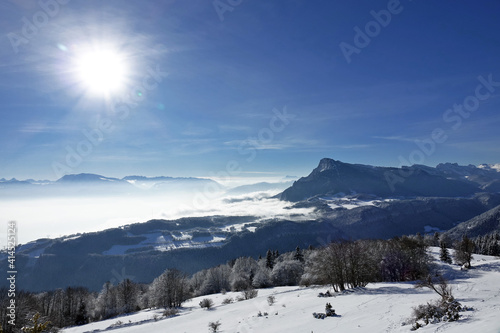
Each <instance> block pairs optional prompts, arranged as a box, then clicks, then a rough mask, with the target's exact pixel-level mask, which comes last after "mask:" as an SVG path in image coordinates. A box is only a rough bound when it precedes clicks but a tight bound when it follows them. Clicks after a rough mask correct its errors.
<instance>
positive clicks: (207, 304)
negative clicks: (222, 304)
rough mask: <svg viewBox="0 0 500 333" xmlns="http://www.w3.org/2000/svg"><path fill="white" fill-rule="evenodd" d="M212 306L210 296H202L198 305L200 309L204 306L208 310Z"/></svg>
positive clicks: (212, 302)
mask: <svg viewBox="0 0 500 333" xmlns="http://www.w3.org/2000/svg"><path fill="white" fill-rule="evenodd" d="M212 306H214V301H212V300H211V299H210V298H204V299H202V300H201V302H200V307H201V308H202V309H205V308H206V309H207V310H210V309H211V308H212Z"/></svg>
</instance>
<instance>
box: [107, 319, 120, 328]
mask: <svg viewBox="0 0 500 333" xmlns="http://www.w3.org/2000/svg"><path fill="white" fill-rule="evenodd" d="M122 325H123V322H122V321H121V320H118V321H116V322H115V323H114V324H111V325H109V326H108V328H116V327H120V326H122Z"/></svg>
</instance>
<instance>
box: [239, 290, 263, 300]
mask: <svg viewBox="0 0 500 333" xmlns="http://www.w3.org/2000/svg"><path fill="white" fill-rule="evenodd" d="M258 294H259V291H258V290H256V289H246V290H243V291H242V292H241V296H243V298H244V299H245V300H247V299H252V298H255V297H257V295H258Z"/></svg>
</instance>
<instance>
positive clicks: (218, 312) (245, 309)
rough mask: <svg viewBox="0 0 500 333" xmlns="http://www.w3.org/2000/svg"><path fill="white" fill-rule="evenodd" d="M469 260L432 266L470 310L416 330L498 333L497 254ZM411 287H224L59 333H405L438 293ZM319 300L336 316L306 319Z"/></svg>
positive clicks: (499, 270)
mask: <svg viewBox="0 0 500 333" xmlns="http://www.w3.org/2000/svg"><path fill="white" fill-rule="evenodd" d="M431 252H432V254H433V256H435V257H437V254H438V252H439V249H437V248H431ZM472 264H473V266H474V267H475V268H474V269H471V270H468V271H462V270H460V268H459V267H458V266H455V265H447V264H442V263H437V265H438V267H439V269H440V270H441V271H442V273H443V274H444V275H445V276H446V277H447V278H448V279H450V284H451V286H452V288H453V294H454V296H455V298H456V299H457V300H458V301H459V302H461V303H462V304H463V305H465V306H467V307H472V308H473V309H474V310H473V311H466V312H462V313H461V314H462V318H461V319H460V320H459V321H458V322H450V323H443V322H442V323H438V324H429V325H428V326H425V327H423V328H420V329H419V330H418V331H417V332H449V333H454V332H456V333H461V332H481V333H490V332H491V333H493V332H495V333H498V332H500V321H499V320H498V314H499V310H500V288H499V286H500V282H499V281H500V259H498V258H494V257H489V256H480V255H474V260H473V263H472ZM413 286H414V284H413V283H376V284H369V285H368V286H367V287H366V288H359V289H356V290H351V291H348V292H344V293H343V294H337V295H336V296H335V297H329V298H320V297H317V295H318V293H319V292H325V291H326V290H327V289H328V287H326V286H325V287H309V288H306V287H279V288H272V289H261V290H259V294H258V297H256V298H254V299H251V300H246V301H241V302H237V301H235V302H234V303H231V304H226V305H223V304H222V301H223V300H224V299H226V298H229V297H231V298H233V299H236V297H238V296H239V293H233V292H228V293H227V294H225V295H222V294H215V295H209V296H203V297H198V298H194V299H192V300H191V301H188V302H186V303H185V304H184V308H183V309H182V310H181V312H180V313H179V315H178V316H175V317H171V318H165V319H164V318H162V310H149V311H141V312H138V313H135V314H132V315H128V316H122V317H119V318H114V319H110V320H106V321H102V322H97V323H92V324H88V325H85V326H80V327H73V328H67V329H65V330H63V332H64V333H83V332H101V331H112V332H116V333H129V332H148V333H160V332H161V333H163V332H179V333H181V332H188V333H190V332H193V333H199V332H209V329H208V323H209V322H215V321H218V320H219V321H220V323H221V327H220V332H224V333H229V332H231V333H234V332H240V333H249V332H258V333H266V332H269V333H276V332H298V333H299V332H300V333H309V332H314V333H326V332H410V329H411V325H410V324H404V323H407V322H408V318H409V317H410V316H411V314H412V308H413V307H415V306H417V305H419V304H425V303H426V302H428V301H432V300H435V299H438V298H439V296H438V295H437V294H436V293H434V292H431V291H430V290H426V289H415V288H414V287H413ZM269 295H274V296H275V299H276V303H275V304H273V305H269V304H268V302H267V297H268V296H269ZM203 298H211V299H212V300H213V301H214V304H215V306H214V308H213V309H211V310H208V311H207V310H203V309H201V308H200V307H199V305H198V303H199V302H200V300H201V299H203ZM326 302H329V303H331V304H332V306H333V308H334V309H335V310H336V313H337V314H338V315H339V316H338V317H327V318H326V319H315V318H313V316H312V313H313V312H324V311H325V304H326ZM259 312H260V313H261V314H262V315H261V316H259V315H258V314H259ZM265 313H267V314H265ZM155 318H156V320H155ZM120 323H121V324H120Z"/></svg>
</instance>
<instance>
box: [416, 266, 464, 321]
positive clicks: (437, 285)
mask: <svg viewBox="0 0 500 333" xmlns="http://www.w3.org/2000/svg"><path fill="white" fill-rule="evenodd" d="M415 287H417V288H422V287H427V288H430V289H432V290H434V291H435V292H436V293H437V294H438V295H439V296H441V299H440V300H439V301H436V302H433V303H427V304H426V305H419V306H417V307H416V308H414V309H413V318H414V320H415V324H414V326H413V327H412V330H416V329H418V328H419V327H422V326H423V325H428V324H429V323H437V322H440V321H456V320H458V319H459V318H460V313H459V312H460V311H463V310H464V308H462V305H461V304H460V302H458V301H457V300H456V299H455V298H454V297H453V295H452V293H451V287H450V286H448V281H446V280H445V279H444V278H443V277H442V276H438V277H436V278H433V277H431V276H430V275H429V276H428V277H427V278H426V279H424V280H422V281H420V282H419V283H417V284H416V286H415ZM465 309H466V308H465Z"/></svg>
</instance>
